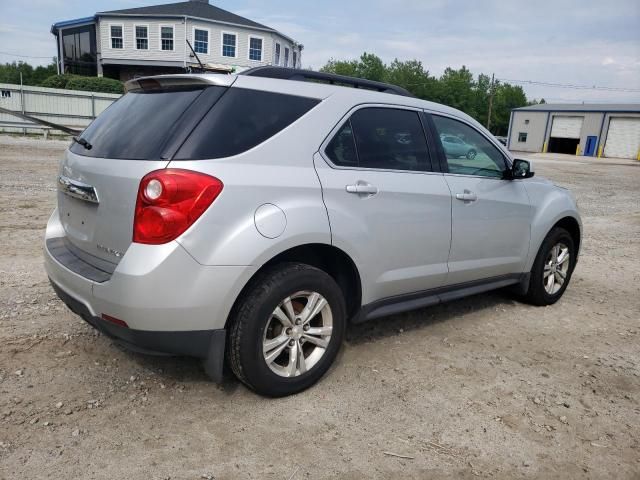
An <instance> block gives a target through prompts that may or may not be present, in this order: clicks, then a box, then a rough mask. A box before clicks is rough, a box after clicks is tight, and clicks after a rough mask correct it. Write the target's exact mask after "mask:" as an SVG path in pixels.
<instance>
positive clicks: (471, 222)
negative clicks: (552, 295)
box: [426, 114, 532, 285]
mask: <svg viewBox="0 0 640 480" xmlns="http://www.w3.org/2000/svg"><path fill="white" fill-rule="evenodd" d="M426 118H427V121H428V123H429V124H430V126H431V128H433V129H434V130H435V132H434V135H433V136H434V137H435V138H438V139H439V138H442V137H445V136H450V137H456V138H458V139H460V141H461V142H462V143H463V144H465V145H467V146H468V147H469V148H471V149H473V151H474V152H475V155H469V156H458V155H456V154H450V153H449V152H447V150H446V149H445V148H444V147H443V146H442V145H441V144H439V145H437V146H436V147H437V150H438V151H439V155H440V159H441V164H442V169H443V171H445V172H446V173H445V174H444V178H445V180H446V182H447V184H448V185H449V189H450V190H451V195H452V202H453V203H452V208H451V218H452V228H451V232H452V238H451V253H450V255H449V261H448V267H449V275H448V277H447V280H446V284H447V285H456V284H461V283H466V282H470V281H475V280H480V279H487V278H492V277H498V276H502V275H508V274H514V273H520V272H521V271H522V269H523V266H524V262H525V259H526V256H527V254H528V251H529V237H530V222H531V215H532V210H531V205H530V203H529V197H528V196H527V192H526V190H525V188H524V185H523V184H522V181H521V180H504V179H503V172H504V171H505V170H506V169H507V168H508V163H507V160H506V158H505V156H504V154H503V153H502V152H501V151H500V150H499V149H498V147H497V146H496V145H494V144H493V143H492V142H491V141H490V140H489V139H488V138H487V137H486V136H485V135H484V134H482V133H480V131H479V130H477V129H476V128H475V127H473V126H471V125H470V124H468V123H466V122H463V121H462V120H460V119H456V118H453V117H448V116H442V115H436V114H433V115H431V116H429V115H427V117H426ZM470 157H471V158H470Z"/></svg>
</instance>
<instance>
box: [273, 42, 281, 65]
mask: <svg viewBox="0 0 640 480" xmlns="http://www.w3.org/2000/svg"><path fill="white" fill-rule="evenodd" d="M273 63H274V64H275V65H280V44H279V43H276V53H275V59H274V61H273Z"/></svg>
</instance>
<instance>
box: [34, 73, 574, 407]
mask: <svg viewBox="0 0 640 480" xmlns="http://www.w3.org/2000/svg"><path fill="white" fill-rule="evenodd" d="M126 90H127V93H126V94H125V95H124V96H123V97H122V98H121V99H120V100H118V101H117V102H115V103H114V104H113V105H112V106H111V107H109V108H108V109H107V110H106V111H105V112H104V113H103V114H101V115H100V116H99V117H98V118H97V119H96V120H95V121H94V122H93V123H92V124H91V125H90V126H89V127H88V128H87V129H86V130H85V131H84V132H83V133H82V135H81V137H80V138H77V139H76V140H75V141H74V143H73V144H72V145H71V146H70V148H69V150H68V151H67V152H66V153H65V155H64V158H63V159H62V162H61V165H60V171H59V178H58V208H57V209H56V210H55V211H54V212H53V214H52V215H51V218H50V220H49V223H48V225H47V231H46V239H45V243H46V245H45V259H46V269H47V272H48V275H49V277H50V279H51V283H52V285H53V287H54V289H55V290H56V292H57V294H58V295H59V296H60V298H61V299H62V300H64V302H65V303H66V304H67V305H68V306H69V307H70V308H71V309H72V310H73V311H74V312H76V313H77V314H79V315H81V316H82V318H84V319H85V320H86V321H87V322H89V323H90V324H91V325H93V326H94V327H95V328H97V329H98V330H99V331H101V332H102V333H104V334H105V335H107V336H109V337H111V338H113V339H114V340H115V341H116V342H117V343H120V344H122V345H124V346H126V347H129V348H132V349H134V350H136V351H141V352H147V353H161V354H172V355H188V356H194V357H198V358H201V359H203V362H204V366H205V370H206V372H207V373H208V374H209V375H210V376H211V377H212V378H213V379H215V380H220V379H221V377H222V371H223V365H224V364H228V365H229V366H230V367H231V369H232V370H233V372H234V373H235V375H236V376H237V377H238V378H239V379H240V380H241V381H242V382H244V383H245V384H246V385H247V386H249V387H250V388H252V389H254V390H255V391H256V392H259V393H261V394H264V395H269V396H282V395H288V394H292V393H296V392H299V391H301V390H303V389H305V388H308V387H309V386H311V385H312V384H313V383H314V382H316V381H317V380H318V379H319V378H320V377H322V375H323V374H324V373H325V372H326V371H327V370H328V369H329V367H330V366H331V364H332V362H333V361H334V359H335V358H336V354H337V353H338V350H339V348H340V346H341V344H342V342H343V339H344V333H345V327H346V324H347V321H348V320H351V321H353V322H363V321H365V320H369V319H373V318H378V317H383V316H387V315H391V314H395V313H399V312H403V311H407V310H412V309H416V308H422V307H426V306H429V305H434V304H437V303H440V302H445V301H449V300H453V299H456V298H460V297H464V296H467V295H473V294H478V293H482V292H486V291H488V290H492V289H496V288H502V287H507V286H509V287H512V289H514V290H516V291H517V293H518V294H519V295H520V296H521V297H522V298H524V299H525V300H526V301H528V302H530V303H533V304H536V305H549V304H552V303H554V302H556V301H557V300H558V299H559V298H560V297H561V296H562V294H563V293H564V291H565V289H566V288H567V285H568V283H569V280H570V278H571V274H572V272H573V269H574V267H575V265H576V262H577V259H578V250H579V247H580V239H581V223H580V216H579V214H578V210H577V208H576V203H575V201H574V199H573V197H572V196H571V194H570V193H569V192H568V191H567V190H565V189H563V188H559V187H557V186H554V185H553V184H552V183H550V182H549V181H547V180H544V179H540V178H532V177H533V169H532V166H531V164H530V163H529V162H527V161H524V160H513V159H512V158H511V156H510V154H509V152H508V151H507V150H506V149H505V148H504V147H503V146H502V145H501V144H500V143H499V142H498V141H497V140H496V139H495V138H494V137H493V136H492V135H491V134H490V133H489V132H487V131H486V130H485V129H484V128H482V126H480V125H479V124H478V123H477V122H475V121H474V120H473V119H471V118H470V117H469V116H467V115H465V114H464V113H462V112H459V111H457V110H454V109H452V108H448V107H446V106H443V105H438V104H434V103H430V102H426V101H423V100H419V99H417V98H414V97H412V96H411V95H410V94H408V93H407V92H406V91H405V90H403V89H401V88H398V87H394V86H392V85H387V84H382V83H375V82H369V81H365V80H357V79H352V78H348V77H338V76H334V75H328V74H321V73H316V72H305V71H300V70H290V69H284V68H276V67H261V68H258V69H254V70H251V71H248V72H247V73H245V74H242V75H237V76H236V75H228V76H223V75H172V76H159V77H151V78H143V79H138V80H133V81H130V82H129V83H128V84H127V85H126ZM443 138H446V139H447V142H448V143H454V142H455V143H458V142H457V140H455V139H459V140H460V142H459V143H460V144H463V145H465V151H464V152H462V151H458V150H455V149H454V150H451V149H449V148H448V147H447V146H446V145H443ZM469 149H473V151H474V154H473V155H468V154H467V152H468V150H469Z"/></svg>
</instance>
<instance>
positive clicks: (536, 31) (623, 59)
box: [0, 0, 640, 103]
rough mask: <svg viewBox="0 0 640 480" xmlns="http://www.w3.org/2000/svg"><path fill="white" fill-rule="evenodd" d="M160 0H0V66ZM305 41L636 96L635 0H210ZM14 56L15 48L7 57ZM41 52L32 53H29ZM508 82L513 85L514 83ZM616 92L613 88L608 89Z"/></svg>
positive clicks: (531, 89) (321, 52)
mask: <svg viewBox="0 0 640 480" xmlns="http://www.w3.org/2000/svg"><path fill="white" fill-rule="evenodd" d="M159 3H171V2H169V1H165V0H20V1H16V0H0V52H2V53H0V63H4V62H9V61H13V60H24V61H27V62H29V63H32V64H46V63H48V59H49V58H50V57H53V56H54V55H55V54H56V49H55V41H54V38H53V36H52V35H51V34H50V27H51V24H53V23H55V22H57V21H62V20H69V19H73V18H81V17H86V16H91V15H93V14H94V13H95V12H99V11H105V10H116V9H122V8H133V7H138V6H145V5H156V4H159ZM211 3H212V4H214V5H216V6H218V7H221V8H224V9H226V10H230V11H232V12H234V13H237V14H239V15H242V16H245V17H247V18H250V19H252V20H255V21H257V22H260V23H263V24H265V25H268V26H270V27H272V28H275V29H277V30H279V31H281V32H282V33H284V34H286V35H288V36H290V37H293V38H294V39H296V40H297V41H299V42H300V43H302V44H304V46H305V48H304V52H303V56H302V60H303V66H304V67H305V68H307V67H308V68H315V69H317V68H320V67H321V66H323V65H324V64H325V63H326V62H327V60H329V59H331V58H334V59H340V60H342V59H353V58H357V57H359V56H360V54H362V52H365V51H366V52H370V53H375V54H377V55H378V56H380V57H381V58H382V59H383V60H384V61H385V62H391V61H393V60H394V59H395V58H398V59H400V60H412V59H417V60H420V61H422V63H423V65H424V67H425V69H427V70H429V72H430V73H431V74H432V75H435V76H439V75H441V74H442V72H443V71H444V69H445V68H446V67H452V68H460V67H461V66H462V65H466V66H467V68H469V69H470V70H471V71H472V72H473V73H474V74H476V75H477V74H479V73H485V74H489V75H491V74H492V73H495V75H496V77H497V78H498V79H504V80H518V81H535V82H544V83H553V84H570V85H580V86H589V87H591V86H597V87H606V88H608V89H609V90H602V89H575V88H559V87H550V86H543V85H533V84H527V83H522V86H523V88H524V89H525V92H526V93H527V97H528V98H530V99H531V98H536V99H539V98H544V99H545V100H546V101H547V102H554V103H566V102H634V103H640V1H639V0H574V1H569V0H534V1H531V0H501V1H500V0H350V1H346V0H324V1H323V0H315V1H300V0H297V1H293V0H271V1H269V2H266V1H264V0H211ZM8 54H13V55H8ZM29 57H39V58H29ZM511 83H515V82H511ZM611 89H618V90H611Z"/></svg>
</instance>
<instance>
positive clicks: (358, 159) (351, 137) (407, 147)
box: [326, 108, 430, 171]
mask: <svg viewBox="0 0 640 480" xmlns="http://www.w3.org/2000/svg"><path fill="white" fill-rule="evenodd" d="M326 153H327V155H328V156H329V158H330V159H331V161H332V162H333V163H335V164H336V165H339V166H343V167H356V166H357V167H360V168H376V169H384V170H415V171H428V170H429V166H430V163H429V153H428V150H427V142H426V138H425V134H424V130H423V128H422V122H421V121H420V116H419V114H418V113H417V112H415V111H410V110H400V109H393V108H363V109H361V110H358V111H357V112H355V113H354V114H353V115H352V116H351V118H350V120H349V122H347V123H346V124H345V125H344V126H343V127H342V128H341V129H340V131H339V132H338V133H337V134H336V136H335V137H334V138H333V139H332V140H331V142H330V143H329V145H328V146H327V149H326Z"/></svg>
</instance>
